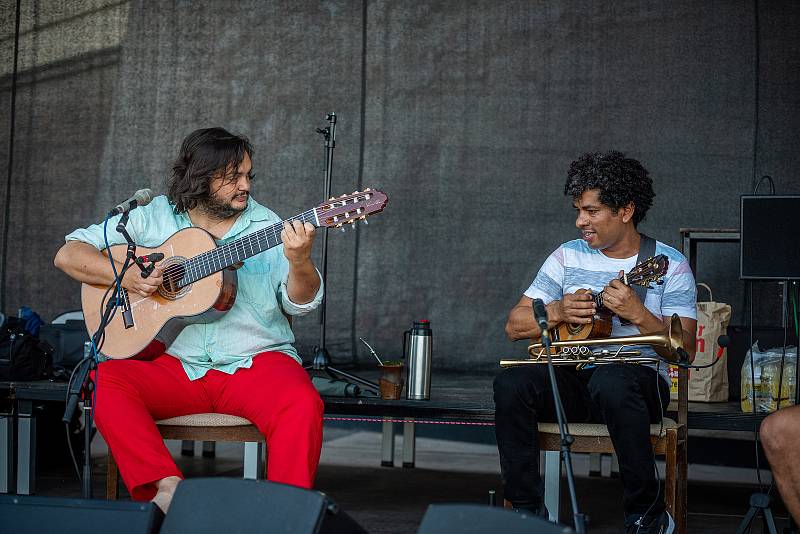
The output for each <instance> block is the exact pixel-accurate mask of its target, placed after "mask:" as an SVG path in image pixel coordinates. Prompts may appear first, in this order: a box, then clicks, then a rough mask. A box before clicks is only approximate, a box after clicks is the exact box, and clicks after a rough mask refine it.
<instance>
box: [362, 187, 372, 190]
mask: <svg viewBox="0 0 800 534" xmlns="http://www.w3.org/2000/svg"><path fill="white" fill-rule="evenodd" d="M364 191H372V189H370V188H369V187H367V188H366V189H364Z"/></svg>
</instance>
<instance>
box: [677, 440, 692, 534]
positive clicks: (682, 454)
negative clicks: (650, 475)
mask: <svg viewBox="0 0 800 534" xmlns="http://www.w3.org/2000/svg"><path fill="white" fill-rule="evenodd" d="M687 445H688V443H687V440H686V438H685V437H684V439H683V440H682V441H681V442H680V443H679V445H678V447H679V448H678V473H677V478H678V480H677V488H676V492H677V495H676V499H675V528H676V530H677V533H678V534H686V516H687V514H688V511H689V510H688V508H687V503H686V494H687V484H688V477H687V473H686V471H687V467H688V464H689V460H688V457H687V454H688V450H687Z"/></svg>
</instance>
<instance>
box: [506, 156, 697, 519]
mask: <svg viewBox="0 0 800 534" xmlns="http://www.w3.org/2000/svg"><path fill="white" fill-rule="evenodd" d="M564 193H565V195H569V196H571V197H572V199H573V206H574V208H575V210H576V214H577V219H576V221H575V225H576V226H577V228H578V230H579V231H580V234H581V238H580V239H576V240H573V241H569V242H567V243H564V244H563V245H561V246H560V247H558V249H556V250H555V252H553V253H552V254H551V255H550V256H549V257H548V258H547V260H546V261H545V263H544V265H543V266H542V267H541V269H540V270H539V272H538V274H537V275H536V278H535V279H534V281H533V283H532V284H531V285H530V287H529V288H528V289H527V290H526V291H525V294H524V295H523V296H522V298H521V299H520V301H519V302H518V303H517V305H516V306H514V308H513V309H512V310H511V312H510V314H509V317H508V323H507V325H506V333H507V334H508V336H509V338H510V339H512V340H518V339H530V338H538V337H540V336H541V331H540V330H539V327H538V326H537V324H536V322H535V321H534V318H533V313H532V309H531V308H532V302H533V299H536V298H539V299H542V300H543V301H544V303H545V304H546V305H547V306H546V308H547V313H548V326H549V327H550V328H551V329H553V328H556V327H557V326H562V327H563V326H564V325H565V324H566V325H568V326H570V327H571V328H572V329H573V330H579V329H580V326H581V325H591V324H592V323H593V322H595V321H596V320H597V318H598V317H597V316H598V311H601V310H598V301H599V300H600V299H597V298H596V296H597V295H598V294H599V293H601V292H602V299H601V302H602V308H605V309H607V310H608V311H610V312H612V313H613V320H612V330H611V336H612V337H620V336H632V335H638V334H646V333H652V332H658V331H662V330H664V328H665V326H666V325H667V323H668V321H669V319H670V317H671V316H672V314H673V313H677V314H678V315H679V316H680V321H681V326H682V328H683V342H684V347H685V349H686V350H687V352H688V353H689V354H690V355H693V354H694V346H695V330H696V311H695V286H694V277H693V276H692V273H691V270H690V269H689V266H688V262H687V261H686V258H684V257H683V256H682V255H681V254H680V253H679V252H678V251H676V250H675V249H673V248H672V247H669V246H667V245H665V244H663V243H661V242H654V241H649V238H645V237H644V236H643V235H642V234H640V233H639V231H638V230H637V225H638V224H639V223H640V222H641V221H642V220H643V219H644V217H645V214H646V213H647V210H648V209H649V208H650V206H651V204H652V201H653V197H654V196H655V194H654V192H653V188H652V180H651V178H650V177H649V175H648V172H647V170H645V169H644V167H642V165H641V164H640V163H639V162H638V161H636V160H634V159H629V158H625V157H624V155H623V154H621V153H619V152H614V151H611V152H606V153H594V154H585V155H584V156H583V157H581V158H580V159H578V160H576V161H574V162H573V163H572V164H571V166H570V169H569V172H568V174H567V181H566V185H565V187H564ZM648 248H651V249H652V250H651V251H649V252H647V253H646V255H647V257H653V256H656V255H664V256H665V257H666V259H667V260H668V261H665V262H664V263H665V264H666V263H668V268H666V269H665V271H666V272H665V273H664V274H663V276H662V277H660V282H661V283H660V284H659V285H653V286H652V287H650V288H648V289H647V290H646V294H645V295H646V296H645V298H643V299H641V298H640V297H639V296H638V295H637V293H636V291H635V290H634V289H633V288H632V287H631V286H629V285H628V284H626V283H625V278H626V277H625V276H623V275H624V273H626V272H628V271H631V268H632V267H634V266H635V265H636V264H637V263H642V261H643V260H644V259H647V258H638V256H641V255H642V253H643V252H645V251H647V250H648ZM654 259H655V258H654ZM637 260H638V261H637ZM664 267H666V265H664ZM584 289H589V290H590V292H585V291H579V290H584ZM642 292H643V293H644V290H643V291H642ZM648 349H650V348H649V347H642V348H641V350H642V352H643V354H645V353H646V354H647V355H650V354H652V355H653V356H655V352H652V350H650V352H648ZM555 371H556V379H557V381H558V388H559V391H560V393H561V397H562V401H563V405H564V410H565V412H566V417H567V420H568V421H570V422H602V423H605V424H606V425H607V426H608V430H609V434H610V435H611V440H612V442H613V443H614V448H615V450H616V453H617V457H618V459H619V466H620V476H621V479H622V485H623V506H624V510H625V527H626V529H628V531H629V532H639V533H651V532H652V533H662V534H665V533H668V532H671V531H672V529H673V528H674V521H673V519H672V518H671V517H670V516H669V514H668V513H667V512H666V510H665V506H664V502H663V498H662V497H661V495H660V492H659V482H658V479H657V478H656V473H655V461H654V457H653V450H652V447H651V445H650V436H649V434H650V425H651V424H652V423H657V422H659V421H660V420H661V418H662V416H663V413H664V411H665V410H666V407H667V405H668V404H669V389H670V388H669V384H670V380H669V376H668V374H667V368H666V364H660V365H652V366H650V365H645V364H642V365H634V364H606V365H599V366H596V367H593V368H584V369H581V370H576V369H574V368H572V367H563V366H559V367H557V368H556V369H555ZM494 398H495V404H496V410H495V431H496V435H497V445H498V449H499V452H500V466H501V471H502V475H503V485H504V495H505V499H506V500H507V501H509V502H510V503H511V505H512V507H514V508H515V509H526V510H529V511H532V512H533V513H538V514H540V515H544V514H545V510H544V507H543V504H542V495H543V484H542V479H541V477H540V476H539V445H538V432H537V423H538V422H539V421H542V422H554V421H555V420H556V415H555V411H554V405H553V399H552V391H551V387H550V382H549V378H548V372H547V367H546V366H545V365H524V366H514V367H509V368H507V369H505V370H504V371H502V372H501V373H500V374H499V375H498V376H497V378H496V379H495V383H494Z"/></svg>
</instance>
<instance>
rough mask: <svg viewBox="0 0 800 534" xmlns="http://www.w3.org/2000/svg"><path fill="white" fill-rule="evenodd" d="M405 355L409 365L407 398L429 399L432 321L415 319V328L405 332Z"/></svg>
mask: <svg viewBox="0 0 800 534" xmlns="http://www.w3.org/2000/svg"><path fill="white" fill-rule="evenodd" d="M403 356H404V357H405V359H406V366H407V367H408V379H407V380H406V398H407V399H409V400H429V399H430V398H431V357H432V356H433V332H432V331H431V323H430V321H414V326H413V328H411V330H406V331H405V332H404V333H403Z"/></svg>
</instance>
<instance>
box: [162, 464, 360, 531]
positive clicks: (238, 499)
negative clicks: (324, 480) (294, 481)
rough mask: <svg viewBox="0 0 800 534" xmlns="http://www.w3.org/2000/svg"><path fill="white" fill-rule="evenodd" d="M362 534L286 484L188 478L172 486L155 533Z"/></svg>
mask: <svg viewBox="0 0 800 534" xmlns="http://www.w3.org/2000/svg"><path fill="white" fill-rule="evenodd" d="M220 532H248V533H250V532H252V533H259V532H264V533H267V532H282V533H285V534H339V533H342V534H344V533H353V534H362V533H363V534H366V531H365V530H364V529H363V528H361V527H360V526H359V525H358V524H357V523H356V522H355V521H353V520H352V519H350V517H349V516H348V515H347V514H345V513H344V512H343V511H341V510H340V509H339V506H338V505H337V504H336V503H334V502H333V501H331V500H330V499H329V498H328V496H327V495H325V494H324V493H320V492H318V491H311V490H306V489H302V488H298V487H295V486H289V485H286V484H277V483H274V482H265V481H258V480H243V479H235V478H223V477H214V478H192V479H189V480H184V481H183V482H181V483H180V484H179V485H178V489H177V490H176V491H175V497H174V498H173V499H172V503H171V504H170V508H169V513H168V514H167V516H166V518H165V519H164V524H163V525H162V527H161V534H204V533H208V534H218V533H220Z"/></svg>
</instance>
